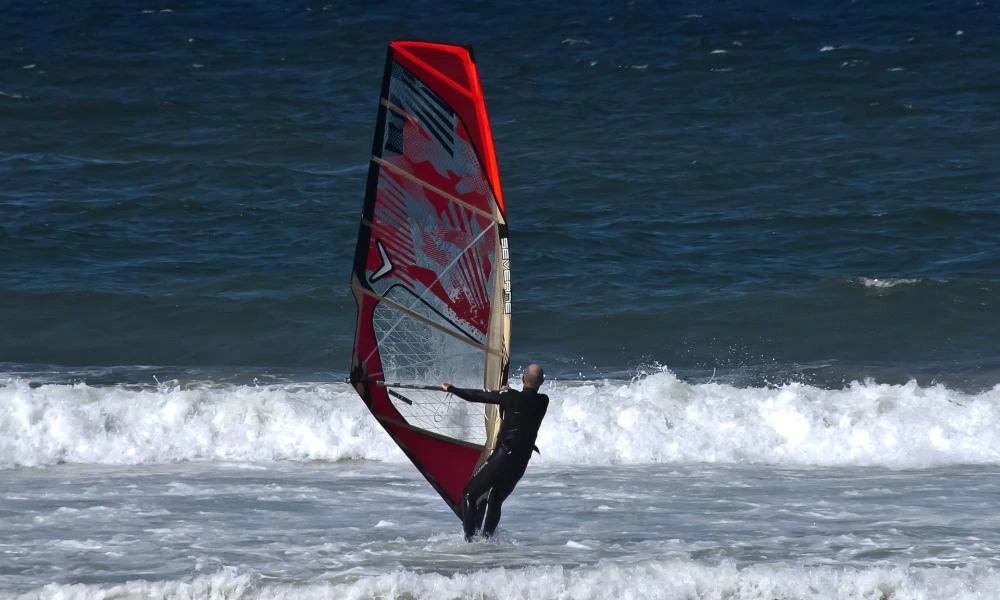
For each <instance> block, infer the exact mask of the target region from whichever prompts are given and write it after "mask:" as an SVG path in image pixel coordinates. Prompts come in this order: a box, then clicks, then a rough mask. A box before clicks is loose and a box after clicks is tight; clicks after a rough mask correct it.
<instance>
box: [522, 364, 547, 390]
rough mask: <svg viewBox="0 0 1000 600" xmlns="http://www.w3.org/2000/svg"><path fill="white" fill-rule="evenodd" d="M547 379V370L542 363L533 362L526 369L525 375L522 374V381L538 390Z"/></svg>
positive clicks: (527, 386)
mask: <svg viewBox="0 0 1000 600" xmlns="http://www.w3.org/2000/svg"><path fill="white" fill-rule="evenodd" d="M544 381H545V372H544V371H542V365H540V364H538V363H531V364H530V365H528V368H527V369H525V370H524V375H521V383H523V384H524V387H526V388H531V389H534V390H537V389H538V388H540V387H542V383H543V382H544Z"/></svg>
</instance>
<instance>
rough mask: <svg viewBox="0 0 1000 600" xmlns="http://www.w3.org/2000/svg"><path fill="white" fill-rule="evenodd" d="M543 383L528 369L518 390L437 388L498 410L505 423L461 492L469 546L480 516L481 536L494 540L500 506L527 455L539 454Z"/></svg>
mask: <svg viewBox="0 0 1000 600" xmlns="http://www.w3.org/2000/svg"><path fill="white" fill-rule="evenodd" d="M544 381H545V373H544V372H543V371H542V367H541V365H538V364H531V365H528V368H527V369H525V370H524V374H523V375H522V376H521V382H522V383H523V386H522V389H521V391H518V390H506V389H505V390H503V391H499V392H484V391H481V390H473V389H465V388H457V387H455V386H453V385H451V384H448V383H443V384H441V389H443V390H444V391H446V392H450V393H452V394H455V395H456V396H458V397H459V398H462V399H463V400H467V401H469V402H480V403H484V404H497V405H499V406H500V414H501V417H502V419H503V424H502V425H501V426H500V433H499V435H498V436H497V444H496V447H495V448H494V449H493V452H492V453H491V454H490V456H489V458H487V459H486V462H484V463H483V465H482V466H481V467H480V468H479V470H478V471H476V473H475V474H474V475H473V476H472V479H470V480H469V483H468V484H467V485H466V486H465V491H464V492H463V493H462V505H461V511H462V528H463V530H464V531H465V539H466V540H467V541H470V542H471V541H472V536H473V535H475V533H476V529H477V528H478V526H479V523H480V519H479V518H478V517H482V534H483V537H487V538H488V537H490V536H492V535H493V532H494V531H495V530H496V527H497V523H499V522H500V506H501V505H502V504H503V501H504V500H506V499H507V496H509V495H510V493H511V492H512V491H514V486H516V485H517V482H518V481H519V480H520V479H521V476H522V475H524V470H525V469H526V468H527V467H528V461H529V460H530V459H531V451H532V450H534V451H536V452H537V451H538V448H536V447H535V438H536V437H538V428H539V426H541V424H542V418H543V417H545V411H546V409H547V408H548V406H549V397H548V396H546V395H545V394H539V393H538V388H540V387H541V386H542V383H543V382H544ZM481 503H485V507H486V511H485V516H483V515H484V513H483V511H481V510H480V505H481Z"/></svg>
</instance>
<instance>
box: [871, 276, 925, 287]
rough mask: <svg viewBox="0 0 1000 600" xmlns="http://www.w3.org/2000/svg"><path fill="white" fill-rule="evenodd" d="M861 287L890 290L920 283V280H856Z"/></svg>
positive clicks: (881, 278) (872, 278)
mask: <svg viewBox="0 0 1000 600" xmlns="http://www.w3.org/2000/svg"><path fill="white" fill-rule="evenodd" d="M858 281H859V282H861V284H862V285H864V286H865V287H867V288H879V289H885V288H891V287H896V286H897V285H911V284H914V283H920V279H915V278H906V277H896V278H893V277H888V278H886V277H861V278H859V279H858Z"/></svg>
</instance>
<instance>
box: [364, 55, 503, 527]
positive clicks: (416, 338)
mask: <svg viewBox="0 0 1000 600" xmlns="http://www.w3.org/2000/svg"><path fill="white" fill-rule="evenodd" d="M509 285H510V272H509V257H508V255H507V229H506V217H505V214H504V204H503V201H502V197H501V191H500V177H499V171H498V169H497V161H496V156H495V153H494V148H493V139H492V135H491V133H490V127H489V121H488V119H487V115H486V105H485V102H484V100H483V95H482V88H481V86H480V83H479V76H478V73H477V71H476V66H475V63H474V61H473V60H472V55H471V53H470V52H469V51H468V50H467V49H466V48H463V47H460V46H452V45H447V44H434V43H428V42H413V41H397V42H392V43H391V44H390V45H389V53H388V57H387V60H386V68H385V76H384V79H383V84H382V94H381V100H380V103H379V112H378V118H377V121H376V131H375V140H374V143H373V148H372V159H371V164H370V168H369V173H368V184H367V189H366V194H365V204H364V209H363V212H362V219H361V227H360V230H359V234H358V244H357V249H356V252H355V262H354V273H353V276H352V290H353V292H354V295H355V299H356V300H357V303H358V322H357V330H356V333H355V349H354V356H353V361H352V369H351V380H352V383H353V384H354V387H355V389H356V390H357V391H358V393H359V394H360V395H361V397H362V399H364V401H365V403H366V404H367V405H368V407H369V409H370V410H371V411H372V413H373V414H374V415H375V417H376V418H378V419H379V422H380V423H382V425H383V427H384V428H385V429H386V430H387V431H388V432H389V434H390V435H391V436H392V438H393V440H394V441H395V442H396V443H397V444H398V445H399V446H400V448H401V449H402V450H403V451H404V452H405V453H406V455H407V456H408V457H409V458H410V460H411V461H412V462H413V463H414V464H415V465H416V466H417V468H418V469H419V470H420V472H421V473H423V474H424V476H425V477H426V478H427V480H428V481H429V482H430V483H431V484H432V485H433V486H434V487H435V489H437V490H438V492H439V493H440V494H441V496H442V497H443V498H444V499H445V501H446V502H447V503H448V505H449V506H451V508H452V509H453V510H455V512H456V513H458V507H459V505H460V498H461V493H462V490H463V488H464V487H465V484H466V483H467V482H468V480H469V479H470V478H471V476H472V473H473V471H474V470H475V468H476V466H477V464H478V463H479V462H480V461H481V460H482V459H483V457H484V456H485V455H486V454H487V453H488V451H489V450H490V449H491V447H492V444H493V441H494V436H495V433H496V428H497V427H498V425H499V419H498V417H497V415H496V409H495V408H494V407H488V408H484V407H483V406H482V405H479V404H472V403H466V402H464V401H462V400H460V399H457V398H454V397H452V396H451V395H449V394H445V393H443V392H441V391H438V390H426V389H423V390H422V389H415V388H416V387H418V386H420V385H425V386H427V385H431V384H437V383H442V382H449V383H454V384H455V385H459V386H463V387H482V388H487V389H497V388H499V386H501V385H503V383H505V381H506V378H507V358H508V344H509V332H510V303H509V291H510V288H509ZM385 382H388V383H389V384H391V383H402V384H406V386H407V387H406V388H405V389H404V388H394V387H393V386H392V385H388V386H387V385H385Z"/></svg>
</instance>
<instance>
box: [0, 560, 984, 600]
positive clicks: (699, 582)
mask: <svg viewBox="0 0 1000 600" xmlns="http://www.w3.org/2000/svg"><path fill="white" fill-rule="evenodd" d="M998 586H1000V576H998V574H997V573H996V572H995V571H994V570H993V569H991V568H989V567H982V568H962V569H951V568H940V567H939V568H919V567H908V566H906V565H900V566H884V567H873V568H870V569H864V570H854V569H843V568H832V567H800V566H792V565H769V564H756V565H752V566H749V567H742V568H741V567H738V566H736V565H734V564H732V563H728V562H727V563H723V564H721V565H704V564H699V563H696V562H693V561H690V560H684V559H670V560H646V561H642V562H640V563H637V564H622V563H614V562H601V563H598V564H596V565H584V566H580V567H575V568H567V567H562V566H557V565H548V566H546V565H542V566H533V567H522V568H493V569H484V570H478V571H471V572H463V573H454V574H442V573H435V572H422V571H414V570H406V569H397V570H395V571H392V572H387V573H382V574H373V575H360V576H356V577H350V578H349V579H347V580H345V577H344V576H343V575H341V576H337V577H336V578H335V579H333V580H329V581H315V582H312V583H295V584H289V583H281V582H275V581H274V580H272V579H270V578H266V579H265V578H262V577H260V576H258V575H256V574H253V573H247V572H246V571H243V570H238V569H234V568H225V569H222V570H220V571H218V572H216V573H213V574H210V575H201V576H197V577H194V578H193V579H190V580H185V581H144V580H137V581H128V582H126V583H122V584H118V585H103V586H102V585H85V584H75V585H65V584H64V585H59V584H50V585H47V586H45V587H42V588H38V589H36V590H32V591H31V592H30V593H29V594H27V595H26V596H14V595H10V594H6V593H2V592H0V598H18V597H30V598H38V599H42V600H45V599H55V598H61V599H67V598H71V599H76V600H87V599H91V598H112V597H114V598H125V597H128V598H132V597H141V598H151V599H155V598H245V599H250V598H253V599H270V598H280V599H290V598H296V599H305V600H308V599H310V598H345V599H353V600H362V599H369V598H413V599H415V600H422V599H438V598H481V599H483V600H492V599H499V598H504V599H508V600H519V599H527V598H530V599H532V600H544V599H546V598H575V599H577V600H587V599H591V598H594V599H597V598H601V599H603V598H623V599H642V598H662V599H664V600H673V599H700V598H706V599H708V598H729V599H731V600H744V599H746V600H749V599H760V598H789V599H792V598H803V599H804V598H810V599H813V598H818V599H840V598H844V599H847V598H851V599H853V598H893V599H895V600H908V599H916V598H949V599H952V600H963V599H966V598H970V599H971V598H986V597H991V596H992V595H993V592H994V591H995V590H996V589H998Z"/></svg>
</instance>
